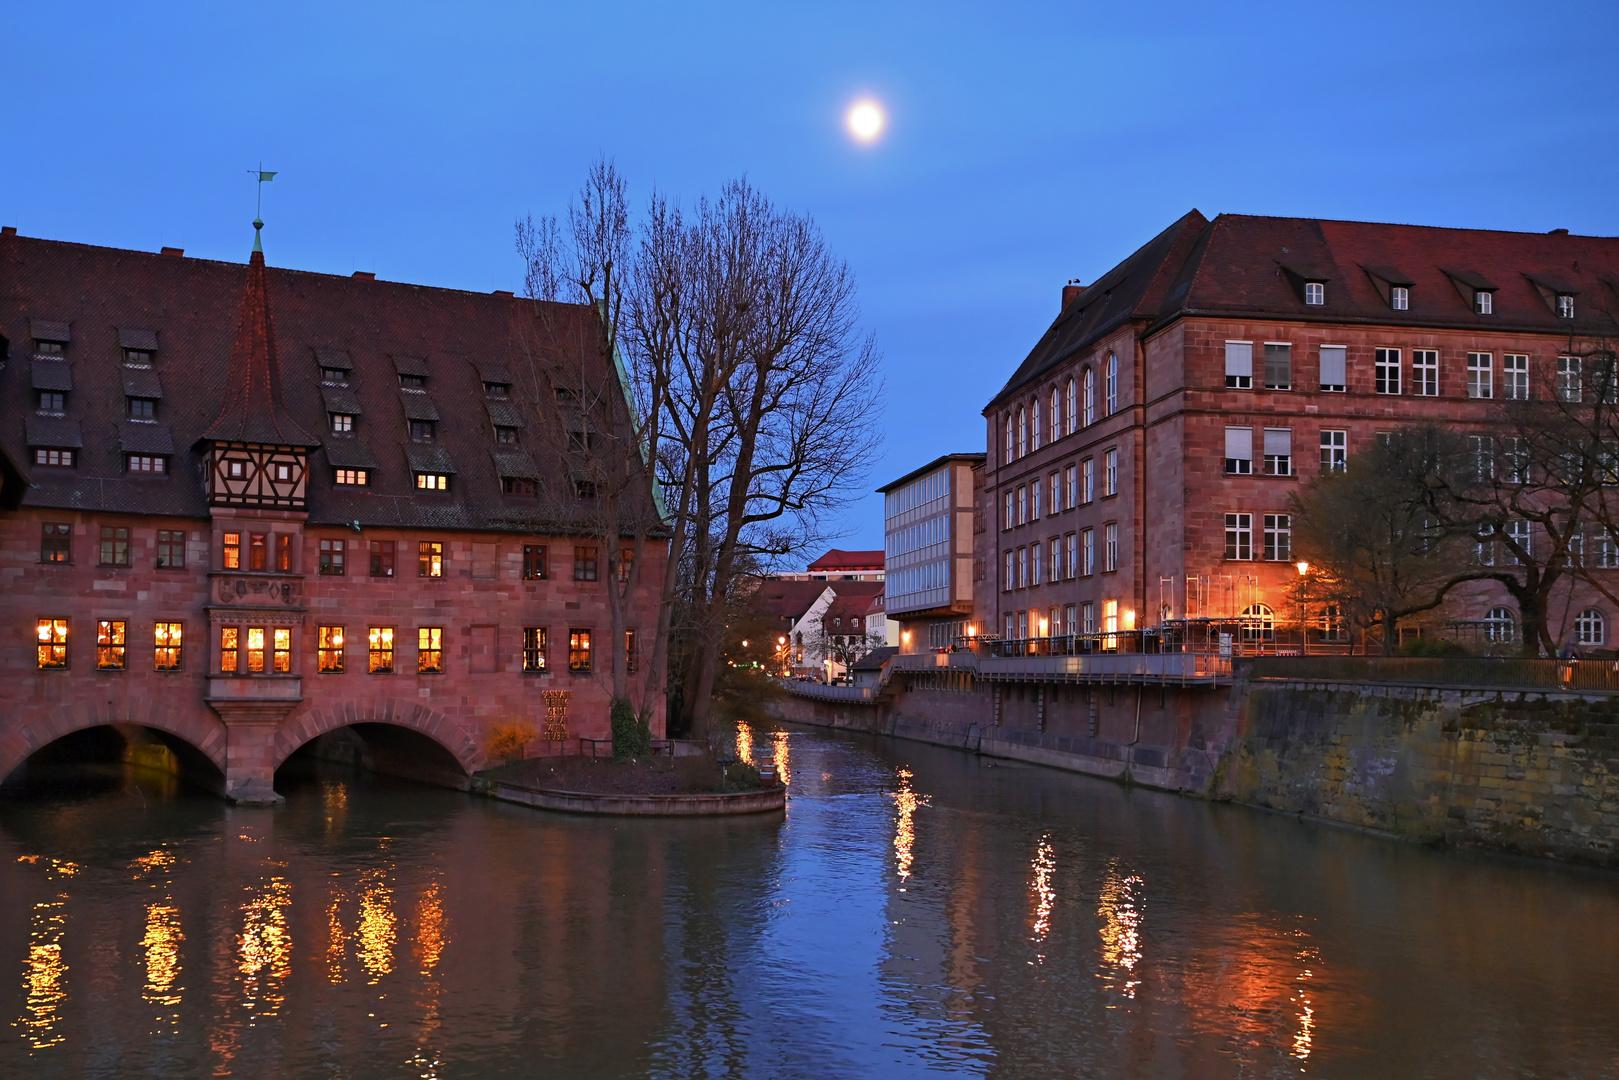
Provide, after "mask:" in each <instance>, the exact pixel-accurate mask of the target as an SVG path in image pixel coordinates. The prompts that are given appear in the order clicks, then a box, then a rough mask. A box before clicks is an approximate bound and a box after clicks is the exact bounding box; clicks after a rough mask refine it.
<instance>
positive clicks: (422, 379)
mask: <svg viewBox="0 0 1619 1080" xmlns="http://www.w3.org/2000/svg"><path fill="white" fill-rule="evenodd" d="M399 385H400V386H403V387H404V388H405V389H407V390H420V389H422V388H423V387H425V386H426V385H427V376H425V375H401V376H399Z"/></svg>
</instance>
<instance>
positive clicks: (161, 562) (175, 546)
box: [157, 529, 186, 570]
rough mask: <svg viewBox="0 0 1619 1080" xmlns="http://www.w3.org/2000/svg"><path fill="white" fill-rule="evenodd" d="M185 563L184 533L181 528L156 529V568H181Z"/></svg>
mask: <svg viewBox="0 0 1619 1080" xmlns="http://www.w3.org/2000/svg"><path fill="white" fill-rule="evenodd" d="M185 564H186V534H185V530H183V529H159V530H158V531H157V568H158V569H159V570H182V569H184V568H185Z"/></svg>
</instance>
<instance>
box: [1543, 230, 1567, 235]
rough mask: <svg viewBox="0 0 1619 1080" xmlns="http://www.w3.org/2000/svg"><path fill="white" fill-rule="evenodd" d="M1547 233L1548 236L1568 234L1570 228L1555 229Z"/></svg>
mask: <svg viewBox="0 0 1619 1080" xmlns="http://www.w3.org/2000/svg"><path fill="white" fill-rule="evenodd" d="M1546 235H1547V236H1567V235H1568V230H1567V229H1553V230H1552V231H1551V232H1549V233H1547V234H1546Z"/></svg>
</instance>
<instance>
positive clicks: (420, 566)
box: [416, 540, 444, 578]
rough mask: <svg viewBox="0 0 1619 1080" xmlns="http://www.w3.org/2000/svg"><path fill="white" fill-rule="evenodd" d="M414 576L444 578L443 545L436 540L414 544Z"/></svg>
mask: <svg viewBox="0 0 1619 1080" xmlns="http://www.w3.org/2000/svg"><path fill="white" fill-rule="evenodd" d="M416 576H417V577H424V578H441V577H443V576H444V545H443V544H441V543H439V542H438V541H437V540H422V541H419V542H418V543H417V544H416Z"/></svg>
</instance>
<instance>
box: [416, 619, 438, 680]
mask: <svg viewBox="0 0 1619 1080" xmlns="http://www.w3.org/2000/svg"><path fill="white" fill-rule="evenodd" d="M416 671H417V672H418V673H419V674H423V675H438V674H443V672H444V629H443V627H439V626H423V627H421V628H420V629H418V630H417V631H416Z"/></svg>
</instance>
